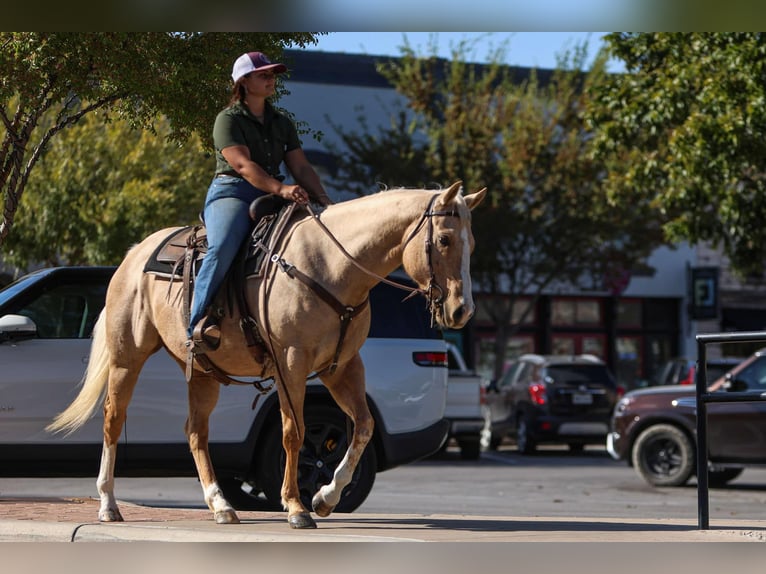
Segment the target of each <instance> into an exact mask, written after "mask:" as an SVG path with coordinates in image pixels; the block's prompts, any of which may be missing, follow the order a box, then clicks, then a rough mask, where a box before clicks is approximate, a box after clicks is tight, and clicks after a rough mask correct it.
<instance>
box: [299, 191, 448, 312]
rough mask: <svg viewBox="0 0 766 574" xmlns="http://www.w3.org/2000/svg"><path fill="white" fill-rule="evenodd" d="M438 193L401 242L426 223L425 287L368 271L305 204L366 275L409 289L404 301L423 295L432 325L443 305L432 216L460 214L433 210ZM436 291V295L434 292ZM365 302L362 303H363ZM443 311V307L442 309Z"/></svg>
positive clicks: (406, 240)
mask: <svg viewBox="0 0 766 574" xmlns="http://www.w3.org/2000/svg"><path fill="white" fill-rule="evenodd" d="M437 197H438V195H434V196H433V197H432V198H431V200H430V201H429V202H428V206H427V207H426V209H425V210H424V211H423V214H422V215H421V216H420V219H419V220H418V223H417V225H416V226H415V228H414V229H413V230H412V231H411V232H410V234H409V235H408V236H407V239H405V240H404V243H403V244H402V251H403V250H404V248H405V247H407V245H408V244H409V242H410V241H412V239H413V238H414V237H415V236H416V235H417V234H418V233H419V232H420V230H421V228H422V227H423V225H424V224H425V223H427V224H428V233H427V234H426V240H425V250H426V262H427V263H428V274H429V280H428V287H426V288H425V289H421V288H420V287H410V286H409V285H404V284H402V283H397V282H396V281H391V280H390V279H387V278H385V277H382V276H380V275H378V274H377V273H375V272H373V271H370V270H369V269H367V268H366V267H364V266H363V265H361V264H360V263H359V262H358V261H357V260H356V259H354V257H353V256H352V255H351V254H350V253H349V252H348V251H346V248H345V247H343V245H341V243H340V242H339V241H338V240H337V238H336V237H335V236H334V235H333V234H332V232H331V231H330V230H329V229H327V226H326V225H325V224H324V223H323V222H322V220H321V219H320V218H319V215H318V214H317V213H316V212H315V211H314V210H313V208H312V207H311V204H306V206H305V207H306V209H308V211H309V213H310V214H311V216H312V218H313V219H314V221H316V223H317V225H319V227H320V229H322V231H323V232H324V233H325V234H326V235H327V236H328V237H329V238H330V240H331V241H332V242H333V243H334V244H335V246H336V247H337V248H338V249H339V250H340V252H341V253H342V254H343V255H344V256H345V257H346V258H347V259H348V260H349V261H350V262H351V263H352V264H353V265H354V266H355V267H356V268H357V269H359V270H360V271H362V272H364V273H366V274H367V275H369V276H371V277H374V278H375V279H377V280H378V281H380V282H382V283H386V284H387V285H391V286H392V287H396V288H398V289H402V290H404V291H409V292H410V294H409V295H408V296H407V297H405V299H404V300H405V301H406V300H407V299H409V298H410V297H414V296H415V295H423V297H425V299H426V301H427V302H428V310H429V312H430V314H431V327H433V326H434V324H435V322H436V312H437V310H438V309H439V308H442V307H443V305H444V289H443V288H442V287H441V286H440V285H439V284H438V283H437V282H436V274H435V273H434V268H433V258H432V251H433V225H434V224H433V218H434V217H458V218H459V217H460V214H459V213H458V211H457V210H456V209H449V210H439V211H434V209H433V206H434V203H435V202H436V198H437ZM437 291H438V295H436V294H435V293H436V292H437ZM364 304H366V301H365V303H363V305H364ZM442 312H443V309H442Z"/></svg>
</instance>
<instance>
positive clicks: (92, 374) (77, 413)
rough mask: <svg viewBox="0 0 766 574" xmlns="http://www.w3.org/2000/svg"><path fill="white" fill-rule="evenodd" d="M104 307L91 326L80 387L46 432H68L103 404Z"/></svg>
mask: <svg viewBox="0 0 766 574" xmlns="http://www.w3.org/2000/svg"><path fill="white" fill-rule="evenodd" d="M105 325H106V308H104V309H103V310H102V311H101V314H100V315H99V317H98V321H96V324H95V326H94V327H93V342H92V343H91V348H90V358H89V359H88V368H87V369H86V371H85V375H84V376H83V378H82V381H81V382H80V385H81V386H82V388H81V389H80V392H79V394H78V395H77V397H75V399H74V401H72V404H70V405H69V406H68V407H67V408H66V409H65V410H64V411H63V412H61V413H59V414H58V415H57V416H56V417H55V418H54V419H53V422H52V423H51V424H49V425H48V426H47V427H46V430H47V431H48V432H62V431H63V432H64V433H65V434H67V435H68V434H71V433H73V432H74V431H76V430H77V429H79V428H80V427H81V426H82V425H84V424H85V423H86V422H87V421H88V419H89V418H90V417H91V416H93V413H94V411H95V410H96V407H97V406H98V405H99V404H101V403H102V401H103V397H104V392H105V390H106V384H107V382H108V381H109V348H108V347H107V345H106V332H105V328H104V326H105Z"/></svg>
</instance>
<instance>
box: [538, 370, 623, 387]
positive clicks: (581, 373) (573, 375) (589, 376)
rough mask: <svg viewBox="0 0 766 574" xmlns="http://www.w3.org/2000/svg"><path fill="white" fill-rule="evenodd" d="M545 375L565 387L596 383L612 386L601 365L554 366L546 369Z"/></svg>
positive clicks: (606, 372) (612, 382)
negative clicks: (565, 385)
mask: <svg viewBox="0 0 766 574" xmlns="http://www.w3.org/2000/svg"><path fill="white" fill-rule="evenodd" d="M547 375H548V376H549V377H550V378H552V379H553V380H554V381H555V382H557V383H562V384H567V385H578V384H587V383H596V384H599V385H604V386H607V387H611V386H614V381H612V378H611V377H610V376H609V371H607V370H606V369H605V368H604V366H603V365H555V366H551V367H548V369H547Z"/></svg>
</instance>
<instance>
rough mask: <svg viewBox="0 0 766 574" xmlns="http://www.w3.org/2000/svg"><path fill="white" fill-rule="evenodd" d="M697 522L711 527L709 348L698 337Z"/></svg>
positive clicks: (700, 526) (699, 524)
mask: <svg viewBox="0 0 766 574" xmlns="http://www.w3.org/2000/svg"><path fill="white" fill-rule="evenodd" d="M695 383H696V386H697V393H696V394H697V522H698V526H699V529H700V530H708V529H709V528H710V505H709V497H708V474H707V403H706V402H705V399H704V395H706V394H707V348H706V345H705V342H704V341H701V340H699V339H697V373H696V380H695Z"/></svg>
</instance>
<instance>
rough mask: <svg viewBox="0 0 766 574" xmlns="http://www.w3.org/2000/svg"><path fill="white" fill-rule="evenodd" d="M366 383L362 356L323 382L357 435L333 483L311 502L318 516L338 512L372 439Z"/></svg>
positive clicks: (327, 485) (371, 419) (322, 489)
mask: <svg viewBox="0 0 766 574" xmlns="http://www.w3.org/2000/svg"><path fill="white" fill-rule="evenodd" d="M364 380H365V378H364V365H363V364H362V359H361V357H360V356H359V354H357V355H356V356H355V357H354V358H353V359H351V361H349V362H348V363H346V364H345V365H343V366H341V367H338V369H337V370H336V371H335V373H333V374H332V375H325V376H323V377H322V382H323V383H324V384H325V386H326V387H327V388H328V389H329V391H330V393H331V394H332V396H333V398H334V399H335V402H336V403H338V406H339V407H340V408H341V410H343V412H345V413H346V415H348V416H349V417H351V420H352V421H353V423H354V425H353V426H354V434H353V436H352V438H351V440H350V441H349V445H348V450H347V451H346V454H345V456H344V457H343V460H342V461H341V462H340V464H339V465H338V467H337V468H336V469H335V473H334V474H333V479H332V482H330V484H325V485H324V486H322V488H320V489H319V492H317V493H316V494H315V495H314V498H313V499H312V500H311V506H312V507H313V510H314V512H316V513H317V515H319V516H329V515H330V513H331V512H332V511H333V510H334V509H335V506H336V505H337V504H338V502H339V501H340V495H341V493H342V492H343V489H344V488H345V487H346V485H348V483H349V482H351V478H352V477H353V475H354V470H355V469H356V466H357V464H358V463H359V459H361V458H362V454H363V453H364V449H365V447H366V446H367V443H369V442H370V439H371V438H372V432H373V430H374V426H375V422H374V420H373V418H372V415H371V414H370V409H369V407H368V406H367V397H366V392H365V384H364Z"/></svg>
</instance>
